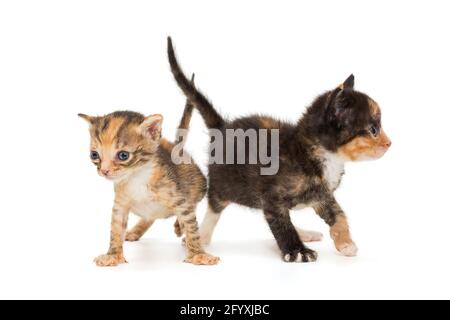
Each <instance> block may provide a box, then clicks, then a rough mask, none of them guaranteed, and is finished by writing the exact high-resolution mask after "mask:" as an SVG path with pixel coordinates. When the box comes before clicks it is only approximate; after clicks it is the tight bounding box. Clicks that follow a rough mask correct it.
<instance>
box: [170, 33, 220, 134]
mask: <svg viewBox="0 0 450 320" xmlns="http://www.w3.org/2000/svg"><path fill="white" fill-rule="evenodd" d="M167 54H168V56H169V63H170V68H171V70H172V74H173V76H174V78H175V80H176V82H177V84H178V86H179V87H180V88H181V90H182V91H183V93H184V94H185V96H186V97H187V99H188V100H189V101H191V102H192V104H193V105H194V106H195V107H196V108H197V109H198V111H199V112H200V114H201V115H202V117H203V120H204V121H205V123H206V126H207V127H208V128H220V127H222V126H223V125H224V124H225V120H224V119H223V118H222V117H221V116H220V114H219V113H218V112H217V111H216V109H214V107H213V105H212V104H211V103H210V102H209V101H208V99H206V97H205V96H204V95H203V94H202V93H201V92H200V91H198V90H197V89H196V88H195V85H194V84H193V83H191V82H190V81H189V80H188V79H187V78H186V76H185V74H184V73H183V70H181V68H180V65H179V64H178V61H177V58H176V56H175V52H174V50H173V45H172V39H171V38H170V37H168V38H167Z"/></svg>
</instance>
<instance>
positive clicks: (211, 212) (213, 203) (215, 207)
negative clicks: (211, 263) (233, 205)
mask: <svg viewBox="0 0 450 320" xmlns="http://www.w3.org/2000/svg"><path fill="white" fill-rule="evenodd" d="M227 206H228V203H227V202H224V201H219V200H216V199H211V198H210V199H209V205H208V210H207V211H206V215H205V218H203V222H202V224H201V226H200V237H201V243H202V245H208V244H210V243H211V238H212V235H213V233H214V229H215V228H216V225H217V222H219V219H220V215H221V214H222V211H223V210H224V209H225V208H226V207H227Z"/></svg>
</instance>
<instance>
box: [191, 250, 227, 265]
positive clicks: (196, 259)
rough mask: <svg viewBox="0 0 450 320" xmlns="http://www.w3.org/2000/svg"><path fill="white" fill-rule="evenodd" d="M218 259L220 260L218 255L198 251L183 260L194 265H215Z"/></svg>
mask: <svg viewBox="0 0 450 320" xmlns="http://www.w3.org/2000/svg"><path fill="white" fill-rule="evenodd" d="M219 261H220V258H219V257H214V256H212V255H210V254H208V253H199V254H196V255H194V256H192V257H190V258H187V259H186V260H184V262H186V263H192V264H195V265H208V266H212V265H215V264H217V263H219Z"/></svg>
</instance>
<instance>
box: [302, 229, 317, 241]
mask: <svg viewBox="0 0 450 320" xmlns="http://www.w3.org/2000/svg"><path fill="white" fill-rule="evenodd" d="M297 233H298V235H299V236H300V239H302V241H303V242H314V241H322V238H323V234H322V233H320V232H317V231H310V230H303V229H297Z"/></svg>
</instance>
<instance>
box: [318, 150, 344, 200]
mask: <svg viewBox="0 0 450 320" xmlns="http://www.w3.org/2000/svg"><path fill="white" fill-rule="evenodd" d="M322 168H323V169H322V170H323V179H324V180H325V181H326V183H327V184H328V188H330V190H332V191H334V190H336V188H337V187H338V186H339V184H340V182H341V179H342V175H343V174H344V159H342V158H341V157H339V156H338V155H336V154H334V153H330V152H325V153H324V155H323V161H322Z"/></svg>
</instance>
